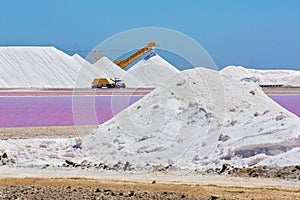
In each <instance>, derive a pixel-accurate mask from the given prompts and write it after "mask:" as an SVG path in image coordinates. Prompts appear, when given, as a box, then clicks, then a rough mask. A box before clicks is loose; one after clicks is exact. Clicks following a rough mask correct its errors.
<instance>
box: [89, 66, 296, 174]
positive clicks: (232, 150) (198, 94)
mask: <svg viewBox="0 0 300 200" xmlns="http://www.w3.org/2000/svg"><path fill="white" fill-rule="evenodd" d="M299 133H300V119H299V118H297V117H296V116H295V115H294V114H292V113H290V112H288V111H287V110H285V109H283V108H282V107H281V106H279V105H278V104H277V103H275V102H274V101H272V100H271V99H270V98H268V97H267V96H266V95H265V94H264V93H263V92H262V90H261V89H260V87H258V85H257V84H255V83H253V82H246V81H238V80H234V79H232V78H231V76H227V75H222V76H221V77H220V76H219V74H218V72H216V71H211V70H208V69H202V68H197V69H193V70H188V71H184V72H182V73H180V74H179V75H177V76H175V77H173V78H172V79H171V80H169V81H168V83H167V87H165V88H160V89H156V90H155V91H153V92H152V93H151V94H149V95H148V96H146V97H144V98H143V99H142V100H140V101H138V102H137V103H135V104H134V105H132V106H131V107H129V108H128V109H126V110H124V111H122V112H121V113H120V114H118V115H117V116H116V117H114V118H113V119H111V120H109V121H108V122H106V123H105V124H103V125H101V126H99V128H98V130H96V131H95V132H93V133H92V134H91V135H88V136H86V137H84V138H83V144H84V150H86V151H88V152H89V156H90V157H91V159H92V160H98V161H102V162H108V163H110V162H111V163H114V162H117V161H118V160H122V161H129V162H132V163H135V164H138V165H139V166H144V165H146V164H150V165H160V164H161V165H167V164H174V165H175V166H178V167H181V168H188V169H193V168H202V167H203V168H207V167H212V166H220V165H221V164H222V163H224V162H227V163H230V164H233V165H234V166H253V165H261V164H268V165H292V164H297V163H299V162H300V158H299V156H297V155H299V153H300V148H299V142H300V136H299Z"/></svg>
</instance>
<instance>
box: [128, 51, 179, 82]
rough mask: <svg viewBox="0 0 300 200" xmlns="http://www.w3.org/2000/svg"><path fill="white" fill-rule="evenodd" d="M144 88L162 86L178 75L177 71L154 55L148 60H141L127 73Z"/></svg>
mask: <svg viewBox="0 0 300 200" xmlns="http://www.w3.org/2000/svg"><path fill="white" fill-rule="evenodd" d="M127 72H128V74H130V75H131V76H133V77H135V78H136V79H138V81H140V82H141V83H142V85H141V86H144V87H147V86H148V87H156V86H163V85H164V83H165V82H166V81H167V80H169V79H170V78H171V77H173V76H174V75H176V74H178V73H179V70H178V69H177V68H176V67H174V66H173V65H171V64H170V63H168V62H167V61H166V60H164V59H163V58H162V57H160V56H159V55H157V54H156V55H154V56H152V57H150V58H149V59H148V60H145V59H142V60H140V61H139V62H138V63H136V64H135V65H134V66H132V67H131V68H130V69H129V70H128V71H127Z"/></svg>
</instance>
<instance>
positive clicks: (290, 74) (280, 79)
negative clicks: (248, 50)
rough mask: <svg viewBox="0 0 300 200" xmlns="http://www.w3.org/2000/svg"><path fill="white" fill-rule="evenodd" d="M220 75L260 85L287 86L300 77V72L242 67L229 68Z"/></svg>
mask: <svg viewBox="0 0 300 200" xmlns="http://www.w3.org/2000/svg"><path fill="white" fill-rule="evenodd" d="M220 73H221V74H226V75H229V76H231V77H232V78H235V79H238V80H240V79H245V80H252V81H254V82H257V83H258V84H260V85H287V84H288V83H289V81H290V80H292V79H294V78H295V77H296V76H300V71H295V70H256V69H247V68H244V67H242V66H228V67H225V68H224V69H222V70H221V71H220Z"/></svg>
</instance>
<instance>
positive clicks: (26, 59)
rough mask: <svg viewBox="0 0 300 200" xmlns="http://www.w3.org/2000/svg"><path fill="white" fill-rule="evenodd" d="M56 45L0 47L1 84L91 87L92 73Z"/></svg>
mask: <svg viewBox="0 0 300 200" xmlns="http://www.w3.org/2000/svg"><path fill="white" fill-rule="evenodd" d="M80 70H82V66H81V65H80V64H79V63H78V62H76V61H75V60H74V59H73V58H72V57H70V56H69V55H67V54H65V53H63V52H62V51H59V50H57V49H56V48H54V47H0V87H1V88H73V87H75V85H76V86H77V87H90V86H91V81H92V80H91V79H92V78H93V76H94V75H93V74H92V73H91V72H90V71H88V70H83V73H81V77H80V80H78V79H77V77H78V73H79V72H80Z"/></svg>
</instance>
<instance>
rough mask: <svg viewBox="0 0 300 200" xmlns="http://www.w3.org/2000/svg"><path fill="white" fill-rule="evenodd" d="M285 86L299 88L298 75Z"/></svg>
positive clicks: (299, 78) (299, 80) (299, 79)
mask: <svg viewBox="0 0 300 200" xmlns="http://www.w3.org/2000/svg"><path fill="white" fill-rule="evenodd" d="M286 85H288V86H294V87H300V75H299V76H296V77H295V78H293V79H292V80H290V81H289V82H288V83H287V84H286Z"/></svg>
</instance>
